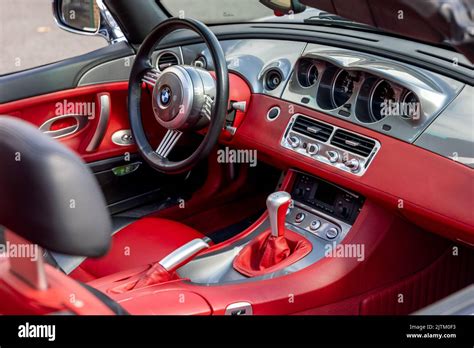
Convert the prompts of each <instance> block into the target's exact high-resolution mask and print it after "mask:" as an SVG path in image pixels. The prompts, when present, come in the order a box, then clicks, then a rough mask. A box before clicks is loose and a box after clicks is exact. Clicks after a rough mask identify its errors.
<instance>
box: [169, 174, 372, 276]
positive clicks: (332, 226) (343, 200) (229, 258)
mask: <svg viewBox="0 0 474 348" xmlns="http://www.w3.org/2000/svg"><path fill="white" fill-rule="evenodd" d="M290 173H291V174H290V176H291V177H292V180H291V182H289V183H288V184H286V185H283V186H285V187H283V188H284V189H285V191H287V192H288V193H290V195H291V199H292V203H293V204H292V206H291V207H290V209H288V212H287V213H286V218H285V221H284V224H285V226H286V229H288V230H290V234H291V233H296V234H298V235H300V236H301V237H303V238H305V239H306V240H307V241H308V242H309V243H310V244H311V247H312V250H311V252H309V253H308V254H307V255H306V256H304V257H303V258H302V259H300V260H298V261H297V262H295V263H293V264H291V265H289V266H285V267H282V268H279V269H278V270H276V271H274V272H271V273H266V274H263V275H262V274H260V275H258V276H253V277H248V276H245V275H243V274H241V273H239V272H237V271H236V270H235V269H234V267H233V261H234V259H235V258H236V257H237V255H239V253H240V252H241V251H242V249H244V248H245V247H246V246H247V245H248V244H249V243H252V242H253V241H255V239H256V238H258V237H259V236H261V235H262V234H263V233H265V232H267V231H268V230H269V229H270V227H271V225H275V223H273V224H270V222H271V221H270V220H271V218H270V219H269V218H266V219H265V220H263V222H261V223H260V224H258V225H257V226H256V227H254V228H253V229H252V231H251V232H250V233H248V234H245V233H242V237H241V238H239V239H238V240H236V241H235V242H234V243H231V244H230V245H227V246H225V247H222V248H218V249H215V250H213V251H211V250H210V251H209V252H205V253H204V254H202V255H200V256H198V257H197V258H195V259H194V260H192V261H191V262H189V263H187V264H186V265H184V266H183V267H181V268H180V269H179V270H178V274H179V275H180V277H182V278H188V279H190V280H191V281H192V282H193V283H197V284H207V285H210V284H216V285H218V284H225V283H229V282H246V281H256V280H262V279H268V278H274V277H278V276H282V275H285V274H288V273H293V272H297V271H299V270H301V269H303V268H305V267H308V266H310V265H312V264H314V263H315V262H317V261H319V260H321V259H322V258H324V257H325V256H326V252H327V250H328V249H330V248H334V247H335V246H336V245H338V244H339V243H341V242H342V240H343V239H344V238H345V237H346V235H347V234H348V233H349V231H350V229H351V227H352V224H353V223H354V221H355V220H356V218H357V216H358V214H359V212H360V210H361V208H362V206H363V203H364V197H362V196H361V195H359V194H357V193H354V192H351V191H348V190H346V189H343V188H341V187H339V186H336V185H333V184H331V183H329V182H327V181H324V180H322V179H319V178H317V177H313V176H310V175H307V174H304V173H300V172H296V171H291V172H290ZM273 195H275V194H273ZM290 195H288V196H290ZM271 196H272V195H271ZM271 196H270V197H271ZM270 197H269V199H270ZM270 213H271V212H270ZM270 215H272V214H270ZM273 215H275V214H273Z"/></svg>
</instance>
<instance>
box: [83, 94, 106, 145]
mask: <svg viewBox="0 0 474 348" xmlns="http://www.w3.org/2000/svg"><path fill="white" fill-rule="evenodd" d="M98 99H99V110H100V111H99V122H98V124H97V128H96V130H95V133H94V135H93V136H92V139H91V141H90V142H89V145H87V147H86V152H93V151H95V150H97V148H98V147H99V145H100V143H101V142H102V140H103V139H104V136H105V132H106V131H107V125H108V124H109V118H110V97H109V95H108V94H101V95H100V96H99V98H98Z"/></svg>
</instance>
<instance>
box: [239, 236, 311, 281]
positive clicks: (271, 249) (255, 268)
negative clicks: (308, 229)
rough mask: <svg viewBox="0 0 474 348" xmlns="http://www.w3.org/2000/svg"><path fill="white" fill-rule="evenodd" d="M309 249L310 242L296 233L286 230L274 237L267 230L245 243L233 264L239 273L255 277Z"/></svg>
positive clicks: (290, 260)
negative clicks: (283, 233) (281, 234)
mask: <svg viewBox="0 0 474 348" xmlns="http://www.w3.org/2000/svg"><path fill="white" fill-rule="evenodd" d="M311 250H312V246H311V243H310V242H309V241H308V240H307V239H306V238H304V237H303V236H300V235H299V234H297V233H294V232H292V231H289V230H286V231H285V235H283V236H278V237H274V236H272V234H271V231H270V230H269V231H266V232H264V233H262V234H260V235H259V236H258V237H257V238H255V239H254V240H253V241H252V242H250V244H248V245H246V246H245V247H244V248H243V249H242V250H241V251H240V253H239V255H237V257H236V258H235V259H234V264H233V265H234V268H235V269H236V270H237V271H239V272H240V273H242V274H244V275H246V276H249V277H255V276H259V275H262V274H265V273H270V272H274V271H276V270H278V269H281V268H285V267H287V266H289V265H291V264H293V263H295V262H296V261H298V260H300V259H301V258H303V257H305V256H306V255H307V254H309V252H310V251H311Z"/></svg>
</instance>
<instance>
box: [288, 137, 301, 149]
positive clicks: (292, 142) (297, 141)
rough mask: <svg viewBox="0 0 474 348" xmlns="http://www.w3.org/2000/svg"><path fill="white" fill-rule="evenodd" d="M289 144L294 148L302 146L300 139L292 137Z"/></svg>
mask: <svg viewBox="0 0 474 348" xmlns="http://www.w3.org/2000/svg"><path fill="white" fill-rule="evenodd" d="M288 143H289V144H290V145H291V147H292V148H297V147H298V146H300V144H301V140H300V138H298V137H296V136H294V135H292V136H290V137H288Z"/></svg>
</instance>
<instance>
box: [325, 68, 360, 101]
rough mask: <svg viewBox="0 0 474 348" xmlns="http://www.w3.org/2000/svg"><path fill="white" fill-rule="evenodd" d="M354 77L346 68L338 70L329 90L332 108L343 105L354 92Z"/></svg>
mask: <svg viewBox="0 0 474 348" xmlns="http://www.w3.org/2000/svg"><path fill="white" fill-rule="evenodd" d="M354 80H355V77H354V76H353V75H351V74H350V73H349V72H348V71H346V70H340V71H339V72H338V73H337V74H336V77H335V78H334V82H333V85H332V90H331V102H332V104H333V107H334V108H338V107H340V106H341V105H344V104H345V103H346V102H347V101H348V100H349V99H350V97H351V96H352V93H353V92H354Z"/></svg>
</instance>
